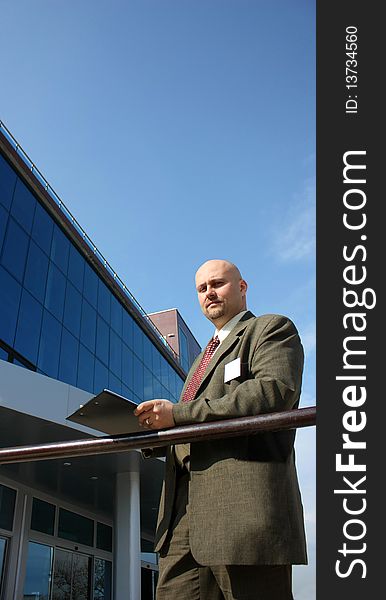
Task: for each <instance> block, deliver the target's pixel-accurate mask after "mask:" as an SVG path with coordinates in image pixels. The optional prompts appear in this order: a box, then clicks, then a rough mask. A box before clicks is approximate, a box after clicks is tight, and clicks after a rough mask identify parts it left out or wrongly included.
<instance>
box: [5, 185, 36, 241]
mask: <svg viewBox="0 0 386 600" xmlns="http://www.w3.org/2000/svg"><path fill="white" fill-rule="evenodd" d="M35 206H36V199H35V196H34V195H33V194H32V192H31V191H30V190H29V189H28V188H27V186H26V185H25V184H24V183H23V182H22V181H21V179H18V180H17V182H16V188H15V193H14V195H13V201H12V205H11V215H12V216H13V218H14V219H15V221H17V222H18V223H19V225H21V226H22V227H23V229H25V230H26V232H27V233H31V229H32V222H33V218H34V213H35Z"/></svg>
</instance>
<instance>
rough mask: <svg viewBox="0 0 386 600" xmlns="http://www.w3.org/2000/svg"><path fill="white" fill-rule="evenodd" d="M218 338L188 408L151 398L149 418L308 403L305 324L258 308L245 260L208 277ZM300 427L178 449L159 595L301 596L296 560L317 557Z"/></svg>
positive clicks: (265, 599)
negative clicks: (306, 503)
mask: <svg viewBox="0 0 386 600" xmlns="http://www.w3.org/2000/svg"><path fill="white" fill-rule="evenodd" d="M196 289H197V294H198V299H199V302H200V306H201V309H202V311H203V313H204V315H205V316H206V317H207V318H208V319H209V320H210V321H211V322H212V323H213V325H214V326H215V328H216V331H215V336H214V341H213V340H212V342H211V343H210V345H208V347H207V349H206V351H204V353H202V354H201V355H200V356H198V357H197V359H196V361H195V362H194V364H193V365H192V368H191V369H190V372H189V374H188V377H187V380H186V382H185V385H184V388H183V390H182V394H181V399H180V402H179V403H178V404H173V403H171V402H169V401H167V400H150V401H147V402H143V403H142V404H140V405H139V406H138V408H137V410H136V414H137V415H138V416H139V421H140V423H141V424H142V425H143V426H144V427H147V428H149V429H162V428H165V427H174V426H175V425H185V424H188V423H203V422H207V421H215V420H219V419H227V418H234V417H243V416H248V415H258V414H263V413H268V412H273V411H281V410H289V409H293V408H297V406H298V403H299V395H300V386H301V375H302V368H303V350H302V346H301V343H300V339H299V336H298V334H297V331H296V329H295V327H294V325H293V323H292V322H291V321H290V320H289V319H287V318H286V317H282V316H279V315H263V316H261V317H255V316H254V315H253V314H252V313H251V312H249V311H247V305H246V292H247V283H246V282H245V281H244V279H242V277H241V275H240V272H239V270H238V268H237V267H236V266H235V265H233V264H232V263H230V262H228V261H224V260H210V261H207V262H206V263H204V264H203V265H202V266H201V267H200V268H199V269H198V271H197V273H196ZM294 438H295V432H294V431H282V432H276V433H262V434H256V435H249V436H243V437H235V438H227V439H223V440H213V441H210V440H208V441H205V442H200V443H192V444H191V445H190V447H189V445H183V444H182V445H178V446H175V447H171V448H168V450H167V460H166V474H165V482H164V488H163V493H162V498H161V504H160V511H159V517H158V528H157V534H156V551H158V552H159V553H160V562H159V568H160V574H159V583H158V588H157V599H158V600H173V599H176V600H220V599H225V600H236V599H237V600H291V599H292V591H291V569H292V567H291V565H292V564H296V563H305V562H306V560H307V559H306V549H305V536H304V526H303V510H302V504H301V498H300V493H299V487H298V482H297V476H296V470H295V459H294V452H293V443H294Z"/></svg>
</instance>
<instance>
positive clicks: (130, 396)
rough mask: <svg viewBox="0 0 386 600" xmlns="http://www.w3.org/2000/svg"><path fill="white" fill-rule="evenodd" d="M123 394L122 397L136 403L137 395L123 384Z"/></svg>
mask: <svg viewBox="0 0 386 600" xmlns="http://www.w3.org/2000/svg"><path fill="white" fill-rule="evenodd" d="M121 394H122V396H124V397H125V398H127V399H128V400H133V401H134V398H135V394H134V392H133V390H131V389H130V388H128V387H126V386H125V385H123V383H122V392H121Z"/></svg>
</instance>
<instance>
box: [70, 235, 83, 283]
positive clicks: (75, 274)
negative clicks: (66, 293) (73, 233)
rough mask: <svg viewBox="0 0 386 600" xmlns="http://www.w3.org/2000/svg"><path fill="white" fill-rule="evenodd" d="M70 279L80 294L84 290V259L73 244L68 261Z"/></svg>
mask: <svg viewBox="0 0 386 600" xmlns="http://www.w3.org/2000/svg"><path fill="white" fill-rule="evenodd" d="M68 278H69V279H70V280H71V281H72V283H73V284H74V286H75V287H76V288H78V290H79V291H80V292H81V291H82V290H83V278H84V258H83V256H81V255H80V253H79V252H78V250H77V249H76V248H75V246H73V245H72V244H70V257H69V260H68Z"/></svg>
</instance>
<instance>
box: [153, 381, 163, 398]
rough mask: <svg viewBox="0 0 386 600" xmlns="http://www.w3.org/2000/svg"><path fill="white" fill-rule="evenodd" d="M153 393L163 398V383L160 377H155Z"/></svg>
mask: <svg viewBox="0 0 386 600" xmlns="http://www.w3.org/2000/svg"><path fill="white" fill-rule="evenodd" d="M153 394H154V396H153V397H154V398H162V385H161V383H160V381H158V379H153Z"/></svg>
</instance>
